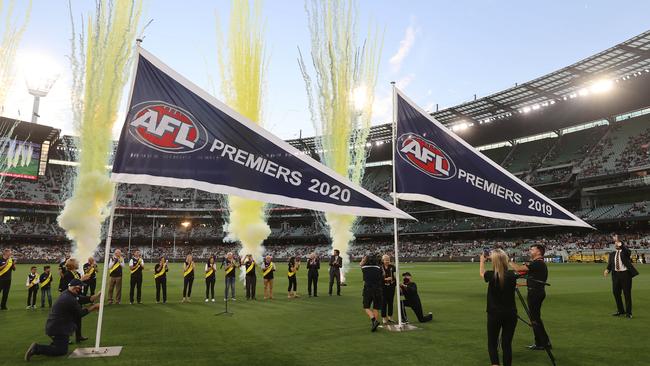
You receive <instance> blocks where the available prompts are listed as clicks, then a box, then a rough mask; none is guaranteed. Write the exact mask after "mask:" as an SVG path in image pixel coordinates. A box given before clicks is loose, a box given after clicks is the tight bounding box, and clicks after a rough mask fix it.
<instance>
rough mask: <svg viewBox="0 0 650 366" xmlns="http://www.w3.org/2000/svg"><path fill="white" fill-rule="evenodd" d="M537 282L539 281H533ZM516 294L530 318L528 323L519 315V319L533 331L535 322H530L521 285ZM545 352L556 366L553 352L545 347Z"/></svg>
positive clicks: (516, 288) (516, 289)
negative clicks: (520, 289)
mask: <svg viewBox="0 0 650 366" xmlns="http://www.w3.org/2000/svg"><path fill="white" fill-rule="evenodd" d="M533 281H537V280H533ZM537 282H542V281H537ZM543 283H544V285H546V286H550V285H549V284H547V283H545V282H543ZM515 292H517V296H518V297H519V301H520V302H521V307H522V308H524V311H525V312H526V315H527V316H528V321H526V320H525V319H523V318H522V317H521V316H519V314H517V318H519V320H521V321H522V322H523V323H524V324H526V325H527V326H529V327H530V328H531V329H532V328H533V322H532V320H530V310H528V304H526V300H525V299H524V297H523V295H522V294H521V291H519V285H517V287H515ZM544 350H545V351H546V354H548V358H549V359H550V360H551V363H552V364H553V366H555V356H553V352H551V349H550V348H549V347H548V346H544Z"/></svg>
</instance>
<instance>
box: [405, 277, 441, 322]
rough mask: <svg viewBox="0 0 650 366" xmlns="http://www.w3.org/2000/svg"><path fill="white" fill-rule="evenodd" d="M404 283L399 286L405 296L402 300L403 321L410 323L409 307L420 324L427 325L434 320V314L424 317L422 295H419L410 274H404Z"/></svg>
mask: <svg viewBox="0 0 650 366" xmlns="http://www.w3.org/2000/svg"><path fill="white" fill-rule="evenodd" d="M402 281H403V282H402V283H400V285H399V289H400V292H401V293H402V295H404V300H400V311H401V312H402V319H404V322H405V323H408V322H409V321H408V317H407V316H406V307H407V306H408V307H410V308H411V309H413V312H414V313H415V316H417V318H418V320H419V321H420V323H426V322H430V321H431V320H433V314H431V312H429V313H428V314H427V315H424V312H423V311H422V302H421V301H420V295H418V286H417V285H416V284H415V282H413V281H412V278H411V274H410V273H409V272H404V274H402Z"/></svg>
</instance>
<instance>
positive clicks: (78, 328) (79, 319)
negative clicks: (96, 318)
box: [74, 317, 82, 342]
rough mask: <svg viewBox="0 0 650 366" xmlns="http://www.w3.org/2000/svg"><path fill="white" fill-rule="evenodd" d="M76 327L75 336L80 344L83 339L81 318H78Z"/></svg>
mask: <svg viewBox="0 0 650 366" xmlns="http://www.w3.org/2000/svg"><path fill="white" fill-rule="evenodd" d="M75 325H76V329H75V330H74V335H75V339H76V340H77V342H79V340H80V339H81V337H82V335H81V317H78V318H77V319H75Z"/></svg>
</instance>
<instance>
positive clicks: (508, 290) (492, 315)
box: [479, 249, 517, 366]
mask: <svg viewBox="0 0 650 366" xmlns="http://www.w3.org/2000/svg"><path fill="white" fill-rule="evenodd" d="M488 256H489V258H490V260H491V261H492V270H491V271H486V270H485V261H486V259H487V258H488ZM479 272H480V275H481V278H482V279H483V280H484V281H485V282H487V283H488V291H487V331H488V353H489V354H490V362H491V363H492V365H499V350H498V344H499V333H501V349H502V350H503V365H504V366H509V365H511V364H512V338H513V336H514V334H515V328H516V327H517V307H516V305H515V289H516V287H517V275H516V274H515V273H514V272H513V271H510V270H508V255H507V254H506V252H504V251H503V250H502V249H495V250H493V251H491V252H490V251H484V252H483V254H481V258H480V269H479Z"/></svg>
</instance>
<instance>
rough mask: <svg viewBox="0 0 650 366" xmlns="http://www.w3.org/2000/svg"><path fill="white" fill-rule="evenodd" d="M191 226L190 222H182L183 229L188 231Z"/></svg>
mask: <svg viewBox="0 0 650 366" xmlns="http://www.w3.org/2000/svg"><path fill="white" fill-rule="evenodd" d="M190 225H192V223H191V222H189V221H183V222H181V226H183V227H184V228H186V229H187V228H188V227H189V226H190Z"/></svg>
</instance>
